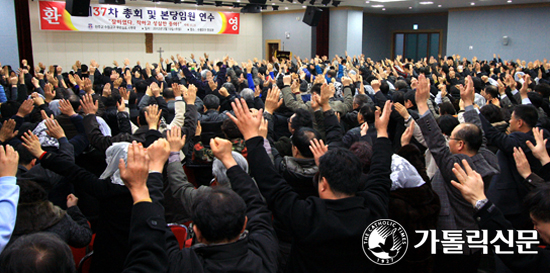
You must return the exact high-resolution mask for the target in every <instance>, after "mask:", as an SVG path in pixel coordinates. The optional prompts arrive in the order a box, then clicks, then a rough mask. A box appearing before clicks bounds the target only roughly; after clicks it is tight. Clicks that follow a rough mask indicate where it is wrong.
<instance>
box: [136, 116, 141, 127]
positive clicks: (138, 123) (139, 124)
mask: <svg viewBox="0 0 550 273" xmlns="http://www.w3.org/2000/svg"><path fill="white" fill-rule="evenodd" d="M137 125H138V126H141V123H140V122H139V117H137Z"/></svg>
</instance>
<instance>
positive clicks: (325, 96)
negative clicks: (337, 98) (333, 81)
mask: <svg viewBox="0 0 550 273" xmlns="http://www.w3.org/2000/svg"><path fill="white" fill-rule="evenodd" d="M332 96H334V92H332V89H331V88H330V86H329V85H328V84H326V83H324V84H323V85H321V96H320V98H321V99H320V100H319V104H321V107H323V111H325V112H326V111H328V110H330V109H331V108H330V103H329V100H330V98H331V97H332Z"/></svg>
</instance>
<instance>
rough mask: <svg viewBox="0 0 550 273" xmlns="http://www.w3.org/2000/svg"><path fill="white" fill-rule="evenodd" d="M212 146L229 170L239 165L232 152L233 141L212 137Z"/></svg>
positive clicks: (216, 155)
mask: <svg viewBox="0 0 550 273" xmlns="http://www.w3.org/2000/svg"><path fill="white" fill-rule="evenodd" d="M260 118H261V117H260ZM239 129H240V128H239ZM210 148H211V149H212V152H213V153H214V156H215V157H216V158H217V159H219V160H220V161H221V162H222V163H223V165H224V166H225V168H227V169H228V170H229V169H230V168H231V167H233V166H235V165H237V162H236V161H235V159H234V158H233V155H232V154H231V152H232V150H233V144H232V143H231V141H229V140H227V139H223V138H219V137H216V138H212V139H210Z"/></svg>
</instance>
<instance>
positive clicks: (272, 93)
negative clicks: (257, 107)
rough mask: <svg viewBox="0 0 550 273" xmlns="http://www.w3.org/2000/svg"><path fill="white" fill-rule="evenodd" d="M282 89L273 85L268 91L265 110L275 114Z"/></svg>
mask: <svg viewBox="0 0 550 273" xmlns="http://www.w3.org/2000/svg"><path fill="white" fill-rule="evenodd" d="M280 94H281V91H280V90H279V88H277V87H276V86H273V87H272V88H271V89H269V90H268V91H267V97H266V99H265V111H266V112H267V113H270V114H273V112H274V111H275V110H277V108H279V105H280V104H279V96H280Z"/></svg>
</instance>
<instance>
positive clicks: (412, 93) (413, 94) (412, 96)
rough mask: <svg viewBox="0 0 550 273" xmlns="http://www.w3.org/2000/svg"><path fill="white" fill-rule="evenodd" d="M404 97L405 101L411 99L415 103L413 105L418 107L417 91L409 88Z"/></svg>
mask: <svg viewBox="0 0 550 273" xmlns="http://www.w3.org/2000/svg"><path fill="white" fill-rule="evenodd" d="M404 99H405V102H407V101H408V100H410V101H411V102H412V104H413V107H416V91H414V90H409V91H408V92H407V93H405V96H404Z"/></svg>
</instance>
